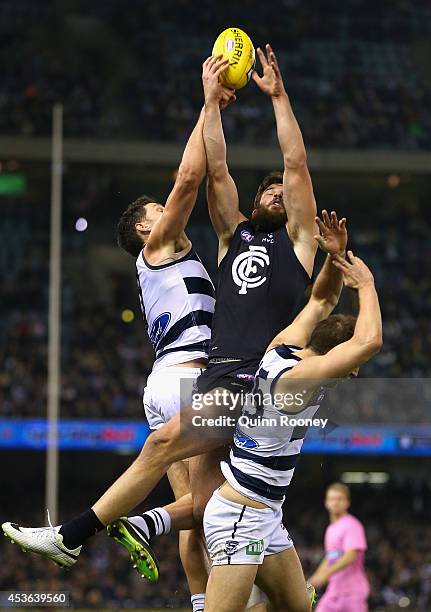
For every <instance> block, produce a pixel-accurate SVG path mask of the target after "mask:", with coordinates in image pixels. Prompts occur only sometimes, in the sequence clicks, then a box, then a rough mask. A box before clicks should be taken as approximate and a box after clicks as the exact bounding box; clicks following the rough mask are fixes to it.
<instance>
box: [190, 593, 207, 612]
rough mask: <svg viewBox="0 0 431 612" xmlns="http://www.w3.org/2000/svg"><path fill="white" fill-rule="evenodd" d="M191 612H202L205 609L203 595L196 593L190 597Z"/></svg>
mask: <svg viewBox="0 0 431 612" xmlns="http://www.w3.org/2000/svg"><path fill="white" fill-rule="evenodd" d="M191 602H192V607H193V612H204V608H205V593H198V594H197V595H192V596H191Z"/></svg>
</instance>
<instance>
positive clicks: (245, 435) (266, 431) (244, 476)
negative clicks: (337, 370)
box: [221, 344, 324, 507]
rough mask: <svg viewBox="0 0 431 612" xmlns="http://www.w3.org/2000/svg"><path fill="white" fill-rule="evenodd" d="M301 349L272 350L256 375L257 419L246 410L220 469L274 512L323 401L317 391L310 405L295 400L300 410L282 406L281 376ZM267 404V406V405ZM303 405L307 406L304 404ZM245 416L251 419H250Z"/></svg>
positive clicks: (236, 486) (240, 489)
mask: <svg viewBox="0 0 431 612" xmlns="http://www.w3.org/2000/svg"><path fill="white" fill-rule="evenodd" d="M297 350H299V348H298V347H294V346H286V345H284V344H283V345H280V346H277V347H275V348H273V349H271V350H269V351H268V352H267V353H266V354H265V355H264V357H263V359H262V361H261V362H260V365H259V369H258V371H257V372H256V377H255V387H254V390H253V394H254V397H255V398H256V396H260V397H261V398H262V400H263V401H262V402H261V405H260V407H259V408H258V409H257V410H256V409H255V410H254V414H253V413H252V414H250V413H248V412H247V409H245V410H244V413H243V415H241V417H240V418H239V419H238V423H237V427H236V432H235V436H234V443H233V446H232V449H231V451H230V456H229V461H228V462H222V464H221V468H222V472H223V474H224V476H225V478H226V480H227V481H228V482H229V483H230V485H231V486H232V487H233V488H234V489H236V490H237V491H238V492H240V493H242V494H243V495H245V496H246V497H250V498H251V499H255V500H257V501H261V502H263V503H265V504H267V505H268V506H270V507H279V506H280V505H281V504H282V503H283V501H284V499H285V496H286V493H287V489H288V487H289V484H290V481H291V480H292V478H293V474H294V472H295V466H296V462H297V460H298V458H299V454H300V452H301V448H302V444H303V442H304V437H305V435H306V432H307V424H309V423H310V422H311V421H312V420H313V417H314V415H315V413H316V412H317V410H318V409H319V406H320V403H321V402H322V401H323V397H324V390H323V388H322V387H319V388H318V389H316V391H315V392H314V393H313V394H312V396H311V398H309V399H308V400H305V399H304V397H303V396H302V394H301V393H299V394H298V395H295V397H294V399H293V400H292V402H293V404H294V405H295V407H296V408H297V410H296V411H295V412H291V413H289V412H287V410H288V408H286V406H283V409H282V406H281V405H280V404H279V405H278V406H277V402H279V401H280V400H279V399H278V396H277V393H278V392H277V393H276V394H275V395H274V389H275V385H276V383H277V381H278V380H279V378H280V376H281V375H282V374H283V373H285V372H287V371H289V370H291V369H292V368H293V367H295V366H296V364H297V363H298V361H300V358H299V357H296V356H295V352H296V351H297ZM267 400H268V401H267ZM302 404H303V405H302ZM245 417H246V418H245Z"/></svg>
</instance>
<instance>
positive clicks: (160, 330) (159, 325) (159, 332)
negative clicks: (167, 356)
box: [148, 312, 171, 346]
mask: <svg viewBox="0 0 431 612" xmlns="http://www.w3.org/2000/svg"><path fill="white" fill-rule="evenodd" d="M170 320H171V313H170V312H163V313H162V314H161V315H159V316H158V317H157V319H155V320H154V322H153V324H152V326H151V330H150V331H149V332H148V335H149V336H150V340H151V344H152V345H153V346H157V345H158V343H159V342H160V340H161V339H162V337H163V336H164V334H165V331H166V328H167V327H168V325H169V322H170Z"/></svg>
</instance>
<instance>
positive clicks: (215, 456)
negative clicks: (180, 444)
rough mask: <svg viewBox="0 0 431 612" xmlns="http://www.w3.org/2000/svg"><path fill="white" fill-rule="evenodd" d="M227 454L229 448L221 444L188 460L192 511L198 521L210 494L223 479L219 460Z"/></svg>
mask: <svg viewBox="0 0 431 612" xmlns="http://www.w3.org/2000/svg"><path fill="white" fill-rule="evenodd" d="M228 455H229V448H228V447H227V446H222V447H221V448H216V449H214V450H212V451H210V452H208V453H205V454H203V455H199V456H197V457H192V458H191V459H190V461H189V476H190V489H191V492H192V498H193V513H194V515H195V518H196V520H198V521H201V520H202V517H203V513H204V511H205V507H206V505H207V503H208V500H209V499H210V497H211V495H212V494H213V492H214V491H215V490H216V489H217V488H218V487H219V486H220V485H221V484H222V483H223V482H224V480H225V478H224V476H223V474H222V472H221V469H220V461H224V460H225V459H226V458H227V457H228Z"/></svg>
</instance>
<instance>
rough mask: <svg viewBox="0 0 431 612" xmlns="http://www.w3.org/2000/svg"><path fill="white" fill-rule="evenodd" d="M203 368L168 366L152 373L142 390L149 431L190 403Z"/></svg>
mask: <svg viewBox="0 0 431 612" xmlns="http://www.w3.org/2000/svg"><path fill="white" fill-rule="evenodd" d="M203 371H204V370H203V368H187V367H184V366H168V367H166V368H161V369H160V370H157V372H152V373H151V374H150V375H149V377H148V380H147V386H146V387H145V389H144V398H143V402H144V410H145V416H146V417H147V421H148V424H149V426H150V428H151V429H159V428H160V427H162V426H163V425H164V424H165V423H167V421H169V419H171V418H172V417H173V416H174V415H176V414H177V412H179V411H180V410H181V409H182V408H185V407H186V406H188V405H189V404H190V403H191V400H192V394H193V392H194V388H195V383H196V379H197V377H198V376H200V375H201V374H202V372H203Z"/></svg>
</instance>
